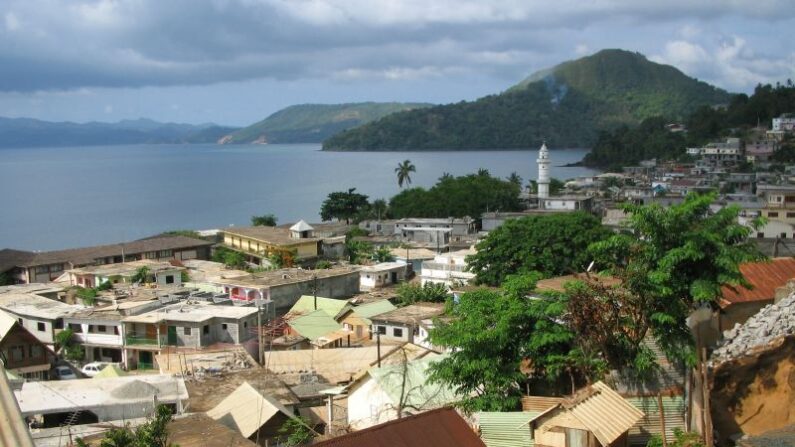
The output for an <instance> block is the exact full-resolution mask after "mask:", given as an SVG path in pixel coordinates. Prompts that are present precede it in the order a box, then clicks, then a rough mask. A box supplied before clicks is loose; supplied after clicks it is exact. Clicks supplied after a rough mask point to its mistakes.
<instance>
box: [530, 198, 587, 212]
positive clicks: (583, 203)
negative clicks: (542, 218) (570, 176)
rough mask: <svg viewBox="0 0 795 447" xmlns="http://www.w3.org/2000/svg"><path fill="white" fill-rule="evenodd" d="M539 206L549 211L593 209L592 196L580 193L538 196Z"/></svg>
mask: <svg viewBox="0 0 795 447" xmlns="http://www.w3.org/2000/svg"><path fill="white" fill-rule="evenodd" d="M538 205H539V208H542V209H545V210H549V211H588V212H590V211H591V210H592V209H593V197H589V196H581V195H568V196H553V197H544V198H542V197H540V196H539V198H538Z"/></svg>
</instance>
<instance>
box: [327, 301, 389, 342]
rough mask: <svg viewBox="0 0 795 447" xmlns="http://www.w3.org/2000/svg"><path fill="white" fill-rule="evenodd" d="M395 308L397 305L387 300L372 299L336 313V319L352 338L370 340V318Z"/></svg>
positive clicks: (371, 323)
mask: <svg viewBox="0 0 795 447" xmlns="http://www.w3.org/2000/svg"><path fill="white" fill-rule="evenodd" d="M395 309H397V307H395V305H394V304H392V303H391V302H389V300H378V301H372V302H369V303H365V304H361V305H358V306H355V307H349V308H346V309H344V310H342V311H341V312H340V313H338V314H337V318H336V319H337V321H339V322H340V323H341V324H342V326H343V328H344V329H345V330H347V331H349V332H350V333H351V335H352V337H353V339H354V340H356V341H360V340H370V339H372V337H373V336H372V332H371V328H372V325H373V322H372V320H371V318H373V317H374V316H376V315H379V314H383V313H386V312H390V311H392V310H395Z"/></svg>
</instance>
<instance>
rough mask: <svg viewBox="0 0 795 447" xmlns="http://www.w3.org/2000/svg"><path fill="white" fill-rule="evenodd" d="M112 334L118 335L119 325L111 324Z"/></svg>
mask: <svg viewBox="0 0 795 447" xmlns="http://www.w3.org/2000/svg"><path fill="white" fill-rule="evenodd" d="M113 334H114V335H119V327H118V326H113Z"/></svg>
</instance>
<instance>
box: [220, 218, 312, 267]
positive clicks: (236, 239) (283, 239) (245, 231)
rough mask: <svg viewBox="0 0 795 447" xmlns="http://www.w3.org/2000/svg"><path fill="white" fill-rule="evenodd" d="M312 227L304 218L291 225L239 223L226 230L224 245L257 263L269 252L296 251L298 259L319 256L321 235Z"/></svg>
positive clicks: (264, 258)
mask: <svg viewBox="0 0 795 447" xmlns="http://www.w3.org/2000/svg"><path fill="white" fill-rule="evenodd" d="M312 230H313V228H312V227H311V226H310V225H309V224H307V223H306V222H304V221H300V222H298V223H297V224H295V225H293V226H292V227H290V229H286V228H279V227H266V226H257V227H240V228H228V229H225V230H223V232H222V233H223V241H224V245H225V246H227V247H229V248H231V249H233V250H237V251H239V252H241V253H243V254H245V255H246V256H248V258H249V259H250V260H251V261H253V262H256V263H258V264H261V263H262V261H263V260H266V261H267V258H268V256H269V255H271V254H273V253H279V252H292V253H295V259H296V260H297V261H309V260H312V259H316V258H317V257H318V254H319V253H320V242H321V240H320V239H317V238H314V237H310V235H311V234H312Z"/></svg>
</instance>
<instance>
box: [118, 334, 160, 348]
mask: <svg viewBox="0 0 795 447" xmlns="http://www.w3.org/2000/svg"><path fill="white" fill-rule="evenodd" d="M124 341H125V344H126V345H127V346H158V347H159V346H165V345H166V344H167V343H166V342H167V336H165V335H161V336H160V338H159V339H158V337H157V336H154V337H152V336H139V335H128V336H127V337H126V338H125V340H124Z"/></svg>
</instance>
